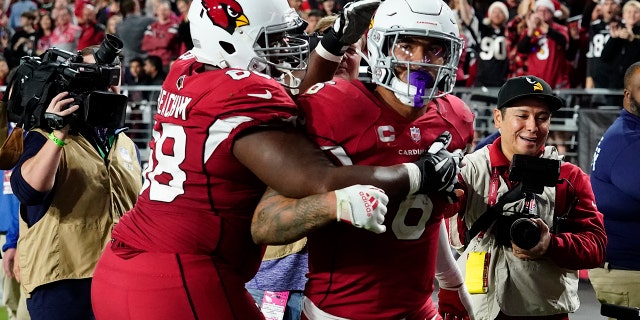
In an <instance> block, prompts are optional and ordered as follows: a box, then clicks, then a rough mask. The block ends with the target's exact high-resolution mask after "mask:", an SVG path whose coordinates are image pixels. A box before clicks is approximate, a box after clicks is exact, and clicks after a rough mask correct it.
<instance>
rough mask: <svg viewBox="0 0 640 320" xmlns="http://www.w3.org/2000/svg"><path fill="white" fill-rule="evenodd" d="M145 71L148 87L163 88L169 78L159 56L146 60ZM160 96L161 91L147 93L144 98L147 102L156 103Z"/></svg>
mask: <svg viewBox="0 0 640 320" xmlns="http://www.w3.org/2000/svg"><path fill="white" fill-rule="evenodd" d="M143 69H144V74H145V81H144V85H147V86H161V85H162V82H163V81H164V78H165V77H166V76H167V74H166V73H165V72H164V69H163V67H162V59H161V58H160V57H158V56H152V55H149V56H147V57H146V58H144V65H143ZM159 94H160V91H147V92H146V94H145V95H144V96H145V97H146V100H148V101H153V102H155V101H156V100H158V95H159Z"/></svg>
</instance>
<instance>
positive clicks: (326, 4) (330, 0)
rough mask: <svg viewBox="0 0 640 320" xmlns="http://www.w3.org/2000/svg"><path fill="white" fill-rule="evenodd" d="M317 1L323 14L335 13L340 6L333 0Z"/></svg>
mask: <svg viewBox="0 0 640 320" xmlns="http://www.w3.org/2000/svg"><path fill="white" fill-rule="evenodd" d="M319 2H320V11H322V13H324V15H325V16H330V15H333V14H336V13H338V11H339V10H340V7H339V6H338V4H336V1H335V0H319Z"/></svg>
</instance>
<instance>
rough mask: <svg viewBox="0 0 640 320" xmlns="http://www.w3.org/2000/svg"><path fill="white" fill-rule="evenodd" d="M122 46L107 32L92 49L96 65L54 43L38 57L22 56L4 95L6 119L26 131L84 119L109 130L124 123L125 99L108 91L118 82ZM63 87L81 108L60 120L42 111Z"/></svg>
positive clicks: (87, 122) (78, 121)
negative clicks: (100, 41) (54, 45)
mask: <svg viewBox="0 0 640 320" xmlns="http://www.w3.org/2000/svg"><path fill="white" fill-rule="evenodd" d="M122 48H123V43H122V40H120V39H119V38H118V37H116V36H115V35H112V34H107V35H106V37H105V39H104V40H103V41H102V43H101V45H100V47H99V48H98V49H97V50H94V53H93V56H94V58H95V60H96V63H95V64H92V63H85V62H83V56H82V55H81V54H80V52H77V53H71V52H69V51H65V50H61V49H58V48H55V47H54V48H51V49H48V50H47V51H45V53H44V54H43V55H42V56H41V57H23V58H22V59H21V63H20V66H19V67H18V69H17V70H16V75H15V77H14V79H13V81H12V82H11V83H10V85H9V86H8V87H7V94H5V95H4V97H5V99H6V102H7V111H8V117H9V120H10V121H13V122H17V123H18V124H19V125H22V127H23V129H25V130H28V129H31V128H33V127H36V128H37V127H40V128H43V127H45V128H46V127H50V128H52V129H53V128H56V127H58V126H60V125H66V124H71V125H72V127H73V126H74V125H78V124H84V123H86V124H89V125H90V126H94V127H103V128H112V129H115V128H121V127H123V126H124V120H125V112H126V107H127V97H126V96H125V95H121V94H117V93H114V92H109V91H108V90H109V87H110V86H116V85H119V84H120V62H119V60H118V59H117V57H118V54H119V53H120V52H121V51H122ZM63 91H68V92H69V97H72V98H74V102H73V103H72V104H77V105H79V106H80V108H79V109H78V110H77V111H76V112H74V113H73V114H71V115H70V116H67V117H64V118H61V117H59V116H57V115H55V114H49V113H47V114H46V115H45V113H46V112H45V111H46V110H47V107H48V105H49V103H50V102H51V99H52V98H53V97H54V96H55V95H57V94H58V93H60V92H63ZM72 104H70V105H72ZM70 105H69V106H70Z"/></svg>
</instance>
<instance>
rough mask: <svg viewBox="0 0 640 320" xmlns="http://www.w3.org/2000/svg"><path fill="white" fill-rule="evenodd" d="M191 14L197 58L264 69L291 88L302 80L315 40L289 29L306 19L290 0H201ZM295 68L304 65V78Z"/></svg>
mask: <svg viewBox="0 0 640 320" xmlns="http://www.w3.org/2000/svg"><path fill="white" fill-rule="evenodd" d="M188 17H189V24H190V28H191V38H192V39H193V46H194V47H193V49H192V50H191V52H192V53H193V54H194V55H195V57H196V60H197V61H199V62H202V63H207V64H211V65H214V66H217V67H219V68H241V69H246V70H251V71H257V72H262V73H265V74H268V75H270V76H272V77H274V78H275V79H276V80H278V81H279V82H280V83H282V84H283V85H285V86H287V87H289V88H296V87H297V86H299V84H300V81H301V79H302V78H303V77H304V74H305V73H306V69H307V63H306V59H307V57H308V55H309V43H308V42H307V41H306V40H303V39H300V38H294V37H289V36H287V35H286V32H287V31H290V30H293V29H296V28H298V27H300V26H301V25H302V24H303V21H302V19H301V18H300V16H299V15H298V14H297V13H296V12H295V10H294V9H292V8H290V7H289V3H288V2H287V0H260V1H250V0H196V1H193V3H192V4H191V7H190V8H189V14H188ZM293 71H301V72H299V73H296V74H297V76H298V77H299V78H296V77H294V76H293V75H292V74H291V72H293Z"/></svg>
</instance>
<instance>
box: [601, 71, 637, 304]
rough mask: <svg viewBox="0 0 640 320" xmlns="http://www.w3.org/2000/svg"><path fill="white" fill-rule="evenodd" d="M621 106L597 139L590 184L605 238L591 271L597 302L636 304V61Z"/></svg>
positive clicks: (627, 80)
mask: <svg viewBox="0 0 640 320" xmlns="http://www.w3.org/2000/svg"><path fill="white" fill-rule="evenodd" d="M622 106H623V107H624V109H623V110H622V111H621V112H620V116H619V117H618V118H617V119H616V120H615V122H614V123H613V124H612V125H611V126H610V127H609V129H607V131H606V132H605V133H604V135H603V136H602V139H601V140H600V142H599V143H598V147H597V148H596V151H595V153H594V155H593V162H592V165H591V184H592V185H593V193H594V194H595V197H596V204H597V205H598V209H600V211H601V212H602V214H603V215H604V226H605V231H606V232H607V237H608V239H609V241H608V243H607V254H606V259H605V263H604V265H603V266H602V267H600V268H597V269H593V270H590V271H589V280H591V284H592V285H593V289H594V290H595V292H596V298H598V300H599V301H600V302H601V303H610V304H616V305H620V306H624V307H636V308H640V237H638V230H640V215H638V208H640V188H638V181H639V180H638V179H640V170H638V166H637V163H638V158H639V157H640V62H636V63H634V64H632V65H631V66H630V67H629V68H628V69H627V71H626V73H625V75H624V98H623V102H622Z"/></svg>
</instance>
